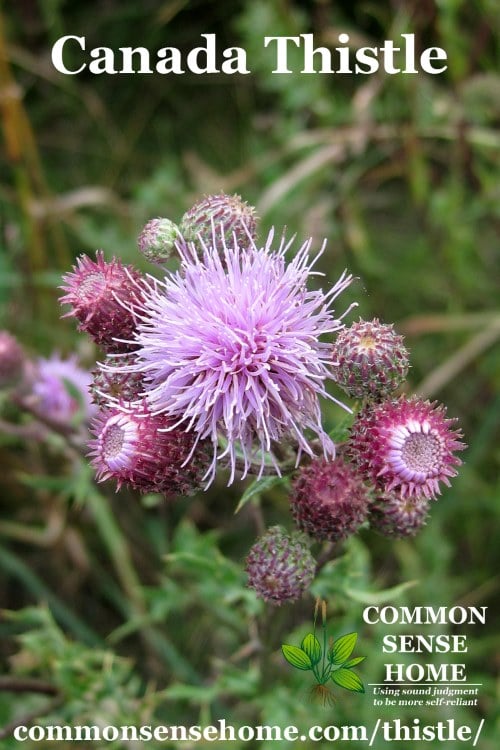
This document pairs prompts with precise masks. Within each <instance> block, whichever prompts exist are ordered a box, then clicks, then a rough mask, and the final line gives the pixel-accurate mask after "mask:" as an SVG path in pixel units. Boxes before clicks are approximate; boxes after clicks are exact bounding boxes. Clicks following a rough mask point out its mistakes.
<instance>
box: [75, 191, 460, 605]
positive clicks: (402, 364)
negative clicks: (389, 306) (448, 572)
mask: <svg viewBox="0 0 500 750" xmlns="http://www.w3.org/2000/svg"><path fill="white" fill-rule="evenodd" d="M138 244H139V249H140V252H141V253H142V254H143V256H144V257H146V258H147V259H148V260H150V261H151V262H153V263H155V264H156V265H157V266H160V268H161V267H163V272H162V274H161V278H158V275H156V276H150V275H148V276H143V275H142V274H140V273H139V271H137V270H136V269H134V268H133V267H130V266H123V265H122V264H121V262H120V261H119V260H116V259H113V260H112V261H110V262H106V261H105V260H104V257H103V255H102V253H98V254H97V258H96V261H95V262H94V261H92V260H90V259H89V258H86V257H82V258H80V259H79V261H78V263H77V266H76V267H75V268H74V269H73V271H72V272H71V273H69V274H67V275H66V277H65V280H64V286H63V289H64V292H65V294H64V295H63V297H62V298H61V302H62V303H65V304H69V305H70V308H71V309H70V311H69V312H68V313H67V315H72V316H74V317H76V318H77V320H78V322H79V328H80V329H81V330H84V331H85V332H87V333H88V334H89V335H90V337H91V338H92V339H93V341H94V342H95V343H96V344H98V345H99V346H100V347H101V348H102V349H103V352H104V355H105V359H104V361H103V362H102V363H101V364H100V365H99V366H98V368H97V370H96V371H95V372H94V381H93V384H92V387H91V391H92V394H93V399H94V403H95V404H96V405H97V407H98V409H99V412H98V416H97V418H96V419H95V422H94V426H93V439H92V441H91V443H90V450H91V454H90V455H91V457H92V463H93V466H94V467H95V469H96V473H97V477H98V479H107V478H113V479H114V480H115V482H116V483H117V485H118V487H120V486H121V485H122V484H126V485H128V486H130V487H132V488H134V489H137V490H139V491H141V492H150V491H155V492H161V493H163V494H164V495H166V496H168V497H171V496H174V495H186V494H192V493H193V492H196V491H197V490H198V489H200V488H201V487H203V486H205V487H207V486H209V485H210V484H211V483H212V482H213V480H214V478H215V475H216V471H217V468H218V467H219V466H222V467H223V468H225V469H228V470H229V472H228V473H229V480H228V484H231V483H232V482H233V481H234V480H235V478H236V477H237V476H239V477H240V478H241V479H244V478H245V477H247V476H248V475H251V474H253V475H255V476H256V477H257V479H258V478H260V477H261V476H262V474H263V473H264V472H268V471H269V470H274V471H275V472H276V473H277V474H278V475H281V474H282V472H283V471H284V467H285V466H286V467H287V470H290V471H291V472H292V473H293V472H295V476H294V477H293V482H292V488H291V493H290V505H291V515H292V516H293V519H294V521H295V523H296V525H297V527H298V529H299V532H295V533H294V534H292V535H289V534H287V533H286V532H285V531H284V530H283V529H281V528H280V527H273V528H271V529H269V530H268V532H267V533H266V534H265V535H264V536H263V537H261V538H260V539H259V540H257V542H256V543H255V545H254V546H253V547H252V549H251V551H250V553H249V555H248V558H247V572H248V577H249V585H250V586H251V587H252V588H253V589H255V591H256V592H257V594H258V595H259V596H260V597H262V598H263V599H265V600H266V601H269V602H272V603H275V604H280V603H281V602H284V601H293V600H295V599H297V598H298V597H299V596H301V595H302V593H303V592H304V591H305V590H306V589H307V588H308V586H309V585H310V583H311V581H312V579H313V577H314V573H315V562H314V559H313V558H312V556H311V553H310V551H309V544H313V543H314V542H315V541H328V542H330V543H332V542H342V541H343V540H345V539H346V538H347V537H348V536H349V535H352V534H354V533H356V532H357V531H358V530H359V529H360V528H361V527H363V526H368V525H370V526H371V527H372V528H374V529H375V530H378V531H379V532H380V533H382V534H384V535H386V536H400V537H401V536H408V535H413V534H415V533H416V532H417V531H418V530H419V529H420V528H421V527H422V526H423V525H424V523H425V522H426V519H427V516H428V510H429V504H430V500H431V499H433V498H435V497H436V496H437V495H438V494H439V492H440V487H441V485H442V484H445V485H449V480H450V478H451V477H453V476H454V475H455V474H456V473H457V472H456V467H457V466H458V465H459V464H460V460H459V459H458V458H457V457H456V455H455V453H456V452H457V451H460V450H462V449H463V448H464V447H465V446H464V444H463V443H462V442H461V440H460V438H461V433H460V432H459V430H457V429H456V426H455V420H452V419H448V418H446V416H445V409H444V407H441V406H438V405H436V404H431V403H429V402H428V401H422V400H420V399H418V398H416V397H406V396H403V395H398V393H397V391H398V388H400V386H401V385H402V383H403V382H404V380H405V378H406V376H407V373H408V368H409V356H408V352H407V350H406V347H405V346H404V343H403V338H402V336H400V335H399V334H397V333H396V332H395V330H394V327H393V326H392V325H388V324H384V323H380V322H379V321H378V320H377V319H374V320H372V321H364V320H360V321H358V322H356V323H353V324H352V325H351V326H350V327H345V326H344V324H343V318H344V316H345V315H346V314H347V313H348V312H349V311H350V310H351V309H352V307H353V306H354V305H351V306H350V307H348V309H347V310H345V311H344V312H343V313H341V314H338V313H337V312H336V310H335V307H334V304H336V300H337V298H338V296H339V295H340V294H341V293H342V292H343V291H344V290H346V289H347V287H348V286H349V285H350V284H351V282H352V280H353V279H352V276H350V275H349V274H347V273H346V272H344V273H343V274H342V275H341V276H340V277H339V279H338V280H337V282H336V283H334V284H333V285H331V286H329V287H328V288H325V289H323V288H318V285H317V284H315V285H312V284H311V278H312V277H313V276H320V275H321V274H319V273H318V272H317V271H315V270H314V268H315V264H316V261H317V259H318V258H319V257H320V255H321V253H322V252H323V250H324V245H323V247H322V248H321V249H320V250H319V252H318V253H317V254H316V255H315V256H313V255H312V253H311V240H308V241H306V242H304V243H303V244H302V245H301V246H300V247H298V249H297V250H296V251H295V253H293V252H292V249H293V241H287V240H286V239H285V238H284V236H281V237H280V238H278V239H276V238H275V235H274V232H273V231H271V232H270V233H269V235H268V236H267V238H266V240H265V241H264V242H259V240H258V237H257V220H256V218H255V212H254V209H253V208H252V207H249V206H248V205H247V204H246V203H244V202H243V201H242V200H241V199H240V198H239V196H226V195H224V194H219V195H215V196H207V197H205V198H203V199H202V200H201V201H199V202H198V203H196V204H195V205H194V206H193V207H192V208H191V209H189V211H187V212H186V214H184V216H183V217H182V219H181V221H180V223H179V225H177V224H174V222H172V221H171V220H170V219H164V218H161V217H160V218H157V219H152V220H151V221H150V222H148V223H147V224H146V226H145V227H144V229H143V231H142V232H141V234H140V236H139V241H138ZM173 253H175V254H176V258H177V263H178V267H177V270H167V269H166V268H165V267H164V263H165V262H166V260H167V259H168V260H170V259H171V258H172V255H173ZM329 382H333V383H336V384H337V385H338V386H340V387H341V388H342V389H343V390H344V391H345V392H346V393H347V394H348V395H349V396H351V397H354V398H356V399H359V400H360V401H361V404H360V407H359V410H358V414H357V416H356V417H355V419H354V422H353V424H352V427H351V428H350V431H349V437H348V439H347V441H346V442H345V444H344V445H342V446H341V450H340V451H338V453H337V455H336V451H335V445H334V443H333V441H332V439H331V437H330V436H329V434H328V433H327V432H326V430H325V429H324V427H323V423H322V413H321V404H322V400H326V399H329V400H331V401H334V402H335V403H337V404H338V405H340V406H342V407H344V408H345V409H346V410H347V411H348V412H350V411H351V410H350V409H349V407H347V406H345V405H344V404H343V403H342V402H341V401H339V400H337V398H336V397H335V396H334V395H332V393H331V392H330V390H329ZM63 406H64V405H62V406H61V408H62V407H63ZM97 407H96V408H97ZM285 454H286V457H285V458H283V456H284V455H285ZM307 539H309V541H307Z"/></svg>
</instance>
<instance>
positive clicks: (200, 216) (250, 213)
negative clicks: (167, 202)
mask: <svg viewBox="0 0 500 750" xmlns="http://www.w3.org/2000/svg"><path fill="white" fill-rule="evenodd" d="M180 230H181V234H182V237H183V238H184V240H185V241H186V242H192V243H194V244H195V246H196V248H197V250H198V251H199V252H200V253H201V254H202V253H203V244H205V245H210V244H211V243H212V239H213V236H214V233H215V235H217V236H220V234H221V233H222V234H223V236H224V240H225V242H226V244H227V245H233V244H234V243H235V242H236V244H237V245H239V246H240V247H245V246H248V245H250V244H251V242H252V240H255V239H256V237H257V219H256V217H255V209H254V208H253V206H249V205H248V204H247V203H246V202H245V201H243V200H242V199H241V198H240V196H239V195H226V194H225V193H219V194H217V195H207V196H206V197H205V198H203V199H202V200H200V201H198V202H197V203H195V204H194V206H193V207H192V208H190V209H189V211H186V213H185V214H184V216H183V217H182V220H181V224H180Z"/></svg>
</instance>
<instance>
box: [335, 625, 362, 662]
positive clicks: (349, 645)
mask: <svg viewBox="0 0 500 750" xmlns="http://www.w3.org/2000/svg"><path fill="white" fill-rule="evenodd" d="M357 640H358V634H357V633H347V635H342V636H341V637H340V638H337V640H336V641H335V642H334V644H333V646H332V647H331V649H330V651H329V652H328V661H330V662H331V663H332V664H343V663H344V662H345V661H346V660H347V659H348V658H349V657H350V655H351V654H352V652H353V651H354V647H355V645H356V641H357Z"/></svg>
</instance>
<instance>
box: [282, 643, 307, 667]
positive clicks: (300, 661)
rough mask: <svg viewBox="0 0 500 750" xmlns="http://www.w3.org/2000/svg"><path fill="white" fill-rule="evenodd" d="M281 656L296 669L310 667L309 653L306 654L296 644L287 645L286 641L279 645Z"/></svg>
mask: <svg viewBox="0 0 500 750" xmlns="http://www.w3.org/2000/svg"><path fill="white" fill-rule="evenodd" d="M281 650H282V652H283V656H284V657H285V659H286V660H287V662H288V663H289V664H291V665H292V667H296V669H305V670H307V669H312V661H311V657H310V656H309V654H306V652H305V651H303V650H302V649H301V648H298V647H297V646H288V645H287V644H286V643H284V644H283V646H282V647H281Z"/></svg>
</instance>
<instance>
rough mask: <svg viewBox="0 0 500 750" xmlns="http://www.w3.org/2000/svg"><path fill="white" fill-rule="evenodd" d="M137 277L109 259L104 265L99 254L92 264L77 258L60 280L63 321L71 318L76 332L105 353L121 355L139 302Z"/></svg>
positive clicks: (133, 328)
mask: <svg viewBox="0 0 500 750" xmlns="http://www.w3.org/2000/svg"><path fill="white" fill-rule="evenodd" d="M141 278H142V277H141V274H140V273H139V271H137V270H136V269H134V268H132V267H131V266H123V265H122V263H121V262H120V261H119V260H116V259H115V258H113V260H112V261H111V262H110V263H108V262H106V261H105V260H104V256H103V253H102V252H100V251H98V252H97V253H96V261H95V262H94V261H93V260H91V259H90V258H89V257H88V256H86V255H81V256H80V257H79V258H78V261H77V265H76V266H74V267H73V271H72V272H71V273H67V274H65V276H64V277H63V281H64V285H63V286H62V287H61V288H62V289H63V290H64V291H65V292H66V293H65V294H64V295H63V296H62V297H61V298H60V302H61V304H67V305H71V310H70V311H69V312H68V313H66V314H65V315H63V317H64V318H67V317H69V316H74V317H75V318H76V319H77V320H78V322H79V326H78V329H79V330H80V331H85V332H86V333H88V334H89V336H90V337H91V338H92V339H93V340H94V341H95V343H96V344H98V345H99V346H101V347H102V348H103V349H104V350H105V351H106V352H124V351H128V350H129V349H130V348H131V344H130V343H125V342H127V341H129V342H130V339H131V338H132V335H133V333H134V330H135V326H136V318H135V308H136V307H137V305H138V304H139V303H140V301H141V299H142V286H141V283H140V281H141Z"/></svg>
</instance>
